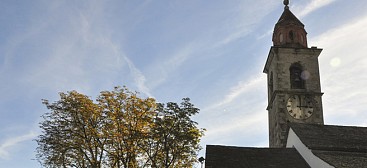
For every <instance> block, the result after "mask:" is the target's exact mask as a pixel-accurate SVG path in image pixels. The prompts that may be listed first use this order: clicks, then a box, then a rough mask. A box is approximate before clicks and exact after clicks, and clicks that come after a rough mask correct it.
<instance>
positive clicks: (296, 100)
mask: <svg viewBox="0 0 367 168" xmlns="http://www.w3.org/2000/svg"><path fill="white" fill-rule="evenodd" d="M313 109H314V106H313V102H312V100H311V99H310V98H309V97H307V96H305V95H292V96H290V97H289V99H288V101H287V111H288V113H289V115H291V116H292V117H293V118H295V119H307V118H309V117H311V115H312V114H313Z"/></svg>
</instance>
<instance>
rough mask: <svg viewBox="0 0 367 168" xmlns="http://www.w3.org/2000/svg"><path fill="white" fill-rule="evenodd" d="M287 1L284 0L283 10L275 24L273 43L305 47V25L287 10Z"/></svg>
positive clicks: (280, 45) (277, 45) (283, 45)
mask: <svg viewBox="0 0 367 168" xmlns="http://www.w3.org/2000/svg"><path fill="white" fill-rule="evenodd" d="M288 4H289V1H287V0H285V1H284V5H285V7H284V11H283V13H282V15H281V16H280V18H279V20H278V22H277V23H276V24H275V27H274V33H273V44H274V46H276V47H290V48H307V32H306V30H305V28H304V27H305V25H304V24H303V23H302V22H301V21H300V20H299V19H298V18H297V17H296V16H295V15H294V14H293V13H292V12H291V11H290V10H289V7H288Z"/></svg>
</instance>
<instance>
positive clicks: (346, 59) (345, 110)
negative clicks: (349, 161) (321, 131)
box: [311, 16, 367, 125]
mask: <svg viewBox="0 0 367 168" xmlns="http://www.w3.org/2000/svg"><path fill="white" fill-rule="evenodd" d="M365 27H367V16H362V17H360V18H356V19H353V20H351V21H350V22H349V23H346V24H345V25H343V26H341V27H337V28H335V29H333V30H330V31H328V32H326V33H324V34H322V35H320V36H319V37H317V38H316V39H311V41H313V42H314V43H315V44H317V45H318V46H320V47H322V48H324V51H323V53H322V54H321V55H320V69H321V80H322V82H321V83H322V86H323V90H322V91H324V92H325V95H324V96H323V100H324V103H323V105H324V111H325V112H324V115H325V120H326V121H328V122H330V123H334V124H343V125H355V124H356V125H363V124H364V123H365V118H367V115H366V114H365V108H366V103H367V101H366V99H367V89H366V87H365V85H366V84H367V78H366V74H367V69H366V67H367V57H366V54H365V43H366V39H367V34H366V33H365Z"/></svg>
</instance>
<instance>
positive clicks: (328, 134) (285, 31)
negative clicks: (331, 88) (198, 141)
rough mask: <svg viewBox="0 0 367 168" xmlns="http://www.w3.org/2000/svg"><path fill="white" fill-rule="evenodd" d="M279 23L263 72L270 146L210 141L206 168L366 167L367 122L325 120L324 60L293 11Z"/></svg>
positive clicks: (283, 16)
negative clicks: (321, 67) (342, 123)
mask: <svg viewBox="0 0 367 168" xmlns="http://www.w3.org/2000/svg"><path fill="white" fill-rule="evenodd" d="M284 5H285V7H284V12H283V13H282V15H281V17H280V18H279V20H278V22H277V23H276V24H275V28H274V31H273V38H272V41H273V46H272V47H271V48H270V51H269V55H268V57H267V60H266V63H265V66H264V71H263V72H264V73H265V74H267V84H268V85H267V86H268V105H267V107H266V109H267V111H268V119H269V120H268V122H269V123H268V124H269V148H252V147H234V146H219V145H207V146H206V154H205V155H206V156H205V159H206V160H205V167H206V168H310V167H311V168H367V128H366V127H351V126H336V125H324V119H323V110H322V109H323V108H322V95H323V92H322V91H321V84H320V75H319V61H318V57H319V55H320V54H321V52H322V49H320V48H317V47H308V44H307V32H306V30H305V28H304V27H305V26H304V24H303V23H302V22H301V21H300V20H299V19H298V18H297V17H296V16H295V15H294V14H293V13H292V12H291V11H290V9H289V6H288V5H289V1H288V0H284Z"/></svg>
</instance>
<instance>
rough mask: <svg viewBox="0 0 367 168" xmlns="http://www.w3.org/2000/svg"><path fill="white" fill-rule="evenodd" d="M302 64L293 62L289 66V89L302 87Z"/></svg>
mask: <svg viewBox="0 0 367 168" xmlns="http://www.w3.org/2000/svg"><path fill="white" fill-rule="evenodd" d="M302 71H303V70H302V66H301V65H300V64H299V63H294V64H292V65H291V67H290V68H289V73H290V84H291V89H304V88H305V81H304V80H303V78H302V76H301V75H302Z"/></svg>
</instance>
